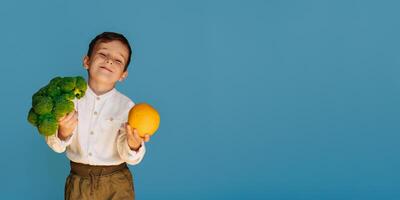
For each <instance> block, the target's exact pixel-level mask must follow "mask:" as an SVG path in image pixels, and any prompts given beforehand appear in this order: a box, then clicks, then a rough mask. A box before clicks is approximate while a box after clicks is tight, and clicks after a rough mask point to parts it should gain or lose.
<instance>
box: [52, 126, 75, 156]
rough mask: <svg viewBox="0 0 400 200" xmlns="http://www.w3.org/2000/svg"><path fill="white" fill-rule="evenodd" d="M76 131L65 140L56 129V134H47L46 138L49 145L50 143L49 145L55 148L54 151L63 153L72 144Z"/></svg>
mask: <svg viewBox="0 0 400 200" xmlns="http://www.w3.org/2000/svg"><path fill="white" fill-rule="evenodd" d="M74 135H75V134H74V133H73V134H72V135H71V136H69V137H68V138H67V139H66V140H65V141H64V140H61V139H60V138H59V137H58V130H57V131H56V133H55V134H54V135H51V136H45V140H46V143H47V145H49V147H50V148H51V149H53V151H55V152H57V153H62V152H64V151H65V149H66V148H67V146H68V145H70V144H71V143H72V139H73V137H74Z"/></svg>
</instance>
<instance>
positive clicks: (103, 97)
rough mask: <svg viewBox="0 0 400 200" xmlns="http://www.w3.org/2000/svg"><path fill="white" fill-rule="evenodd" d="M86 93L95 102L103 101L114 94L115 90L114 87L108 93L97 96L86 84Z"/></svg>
mask: <svg viewBox="0 0 400 200" xmlns="http://www.w3.org/2000/svg"><path fill="white" fill-rule="evenodd" d="M86 92H87V93H88V94H89V95H90V96H92V97H94V98H96V99H97V100H105V99H107V98H109V97H111V96H112V95H113V94H114V93H115V92H116V89H115V87H114V88H113V89H112V90H110V91H108V92H106V93H104V94H102V95H97V94H96V93H94V91H93V90H92V88H90V86H89V84H87V90H86Z"/></svg>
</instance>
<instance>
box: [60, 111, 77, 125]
mask: <svg viewBox="0 0 400 200" xmlns="http://www.w3.org/2000/svg"><path fill="white" fill-rule="evenodd" d="M71 113H73V114H72V115H71V116H70V117H68V118H66V119H65V120H64V121H63V123H64V124H65V125H66V126H72V125H73V123H75V122H76V121H78V114H77V113H76V112H71ZM68 115H69V114H68Z"/></svg>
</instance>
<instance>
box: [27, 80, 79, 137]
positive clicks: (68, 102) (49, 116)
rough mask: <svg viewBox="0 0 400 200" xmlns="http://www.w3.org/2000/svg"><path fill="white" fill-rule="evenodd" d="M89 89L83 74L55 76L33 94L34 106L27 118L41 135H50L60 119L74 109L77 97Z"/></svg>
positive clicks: (55, 129)
mask: <svg viewBox="0 0 400 200" xmlns="http://www.w3.org/2000/svg"><path fill="white" fill-rule="evenodd" d="M86 90H87V83H86V80H85V79H84V78H83V77H81V76H76V77H55V78H53V79H51V80H50V82H49V83H48V84H47V85H46V86H44V87H42V88H40V89H39V90H38V91H37V92H36V93H34V94H33V95H32V107H31V108H30V110H29V112H28V117H27V120H28V122H29V123H30V124H32V125H33V126H36V127H37V128H38V131H39V133H40V134H41V135H45V136H50V135H53V134H55V132H56V131H57V129H58V120H59V119H60V118H61V117H63V116H65V115H66V114H68V113H70V112H72V111H73V110H74V102H73V100H74V99H75V98H78V99H80V98H82V97H83V96H84V95H85V93H86Z"/></svg>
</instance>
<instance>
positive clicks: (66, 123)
mask: <svg viewBox="0 0 400 200" xmlns="http://www.w3.org/2000/svg"><path fill="white" fill-rule="evenodd" d="M77 125H78V112H76V111H73V112H70V113H68V115H65V116H64V117H61V118H60V119H59V120H58V137H59V138H60V139H61V140H65V139H67V138H68V137H69V136H70V135H72V132H73V131H74V129H75V127H76V126H77Z"/></svg>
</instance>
